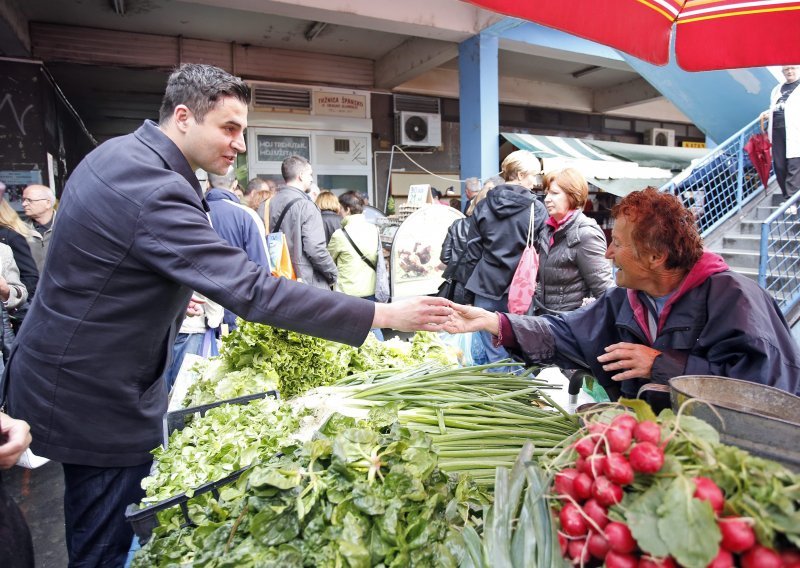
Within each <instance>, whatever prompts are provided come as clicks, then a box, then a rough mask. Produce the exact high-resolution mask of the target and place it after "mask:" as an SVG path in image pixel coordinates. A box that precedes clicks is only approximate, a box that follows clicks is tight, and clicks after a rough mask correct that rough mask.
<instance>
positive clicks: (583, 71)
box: [572, 65, 602, 79]
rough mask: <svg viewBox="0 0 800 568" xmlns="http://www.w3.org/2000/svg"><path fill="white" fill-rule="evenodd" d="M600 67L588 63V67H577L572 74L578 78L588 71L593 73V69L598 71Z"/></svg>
mask: <svg viewBox="0 0 800 568" xmlns="http://www.w3.org/2000/svg"><path fill="white" fill-rule="evenodd" d="M600 69H602V67H598V66H597V65H589V67H584V68H583V69H578V70H577V71H575V73H573V74H572V76H573V77H575V78H576V79H580V78H581V77H583V76H584V75H588V74H589V73H594V72H595V71H600Z"/></svg>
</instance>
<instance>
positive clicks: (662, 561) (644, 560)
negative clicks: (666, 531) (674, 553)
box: [638, 556, 676, 568]
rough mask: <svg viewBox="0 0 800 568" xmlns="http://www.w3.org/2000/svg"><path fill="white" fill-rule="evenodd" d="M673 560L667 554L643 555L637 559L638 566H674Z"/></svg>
mask: <svg viewBox="0 0 800 568" xmlns="http://www.w3.org/2000/svg"><path fill="white" fill-rule="evenodd" d="M675 567H676V564H675V561H674V560H673V559H672V558H671V557H669V556H667V557H666V558H653V557H652V556H643V557H641V558H640V559H639V566H638V568H675Z"/></svg>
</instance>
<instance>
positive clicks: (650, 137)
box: [644, 128, 675, 146]
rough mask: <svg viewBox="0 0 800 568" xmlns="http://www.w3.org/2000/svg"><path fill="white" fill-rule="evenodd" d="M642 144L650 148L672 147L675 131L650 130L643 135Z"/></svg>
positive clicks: (663, 129) (665, 129)
mask: <svg viewBox="0 0 800 568" xmlns="http://www.w3.org/2000/svg"><path fill="white" fill-rule="evenodd" d="M644 143H645V144H649V145H650V146H674V145H675V131H674V130H670V129H669V128H651V129H650V130H648V131H647V132H645V133H644Z"/></svg>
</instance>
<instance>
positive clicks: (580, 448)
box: [575, 434, 600, 458]
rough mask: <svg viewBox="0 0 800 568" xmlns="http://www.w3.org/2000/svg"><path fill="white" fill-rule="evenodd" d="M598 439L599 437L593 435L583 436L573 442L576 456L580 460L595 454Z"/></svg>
mask: <svg viewBox="0 0 800 568" xmlns="http://www.w3.org/2000/svg"><path fill="white" fill-rule="evenodd" d="M599 439H600V437H599V436H595V435H594V434H589V435H588V436H584V437H583V438H581V439H580V440H578V441H577V442H575V451H576V452H578V455H579V456H581V457H582V458H586V457H588V456H590V455H592V454H593V453H594V452H595V448H596V447H598V441H599Z"/></svg>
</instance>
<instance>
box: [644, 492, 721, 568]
mask: <svg viewBox="0 0 800 568" xmlns="http://www.w3.org/2000/svg"><path fill="white" fill-rule="evenodd" d="M693 493H694V485H693V484H692V482H691V481H690V480H689V479H687V478H685V477H678V478H676V479H674V480H673V481H672V482H671V483H670V484H669V486H668V487H667V489H666V492H665V494H664V500H663V503H662V504H661V506H660V507H659V509H658V515H659V517H660V519H659V520H658V533H659V536H660V537H661V539H662V540H663V541H664V542H665V543H666V544H667V546H668V547H669V553H670V555H671V556H672V557H674V558H675V560H677V561H678V562H679V563H680V564H681V565H682V566H685V567H686V568H705V567H706V566H708V565H709V564H710V563H711V561H712V560H713V559H714V557H715V556H716V555H717V552H718V551H719V543H720V541H721V540H722V534H721V533H720V531H719V527H718V526H717V521H716V517H715V515H714V511H713V509H712V508H711V505H710V504H709V503H708V502H707V501H701V500H699V499H695V498H693V497H692V495H693Z"/></svg>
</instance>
